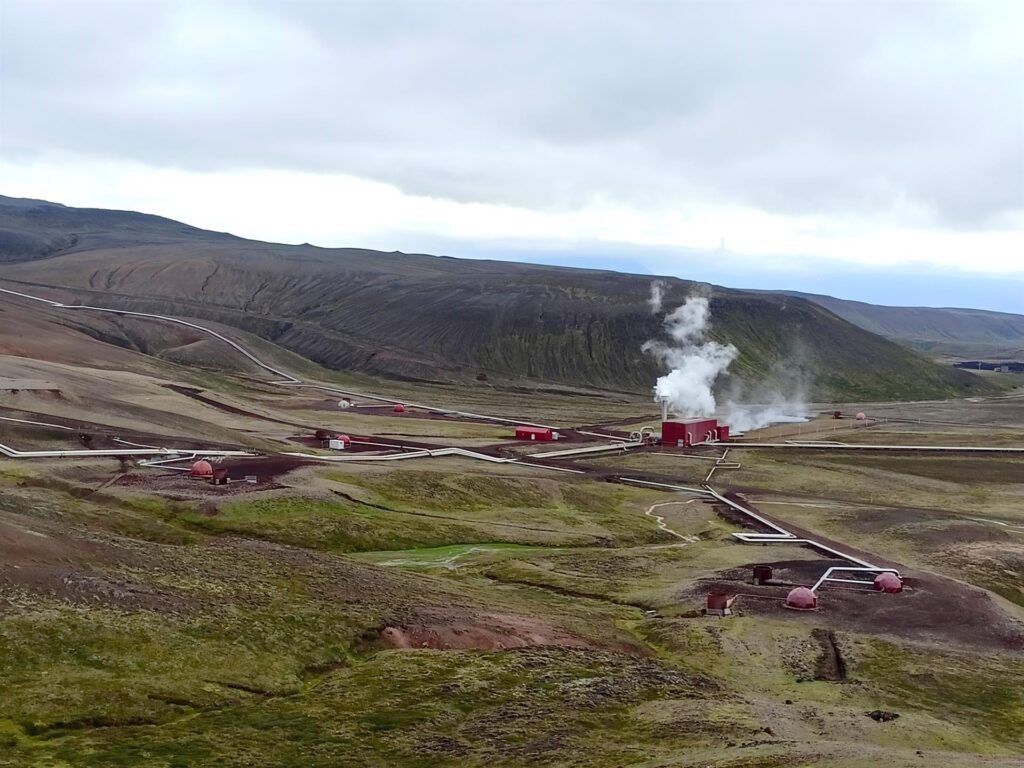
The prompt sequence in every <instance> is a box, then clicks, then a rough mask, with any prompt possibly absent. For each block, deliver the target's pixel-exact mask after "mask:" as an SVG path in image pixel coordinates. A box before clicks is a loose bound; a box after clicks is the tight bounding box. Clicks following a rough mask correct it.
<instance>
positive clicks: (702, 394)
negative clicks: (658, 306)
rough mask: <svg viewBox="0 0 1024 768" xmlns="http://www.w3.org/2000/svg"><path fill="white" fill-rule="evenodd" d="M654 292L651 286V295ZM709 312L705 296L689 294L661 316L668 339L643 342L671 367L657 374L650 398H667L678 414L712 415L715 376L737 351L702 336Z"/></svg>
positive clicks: (733, 358) (729, 345) (730, 345)
mask: <svg viewBox="0 0 1024 768" xmlns="http://www.w3.org/2000/svg"><path fill="white" fill-rule="evenodd" d="M654 296H655V289H654V287H653V286H652V288H651V297H652V299H653V297H654ZM652 306H653V301H652ZM709 314H710V308H709V306H708V300H707V299H706V298H704V297H703V296H691V297H690V298H688V299H687V300H686V301H685V302H684V303H683V304H681V305H680V306H679V307H677V308H676V309H675V311H673V312H672V313H670V314H669V315H668V316H666V317H665V329H666V330H667V331H668V334H669V336H671V337H672V343H665V342H662V341H648V342H647V343H646V344H644V346H643V349H644V351H645V352H650V353H652V354H653V355H655V357H657V358H658V359H660V360H661V361H662V362H664V363H665V364H666V365H668V366H669V367H670V368H671V369H672V370H671V371H669V372H668V373H667V374H665V375H664V376H661V377H659V378H658V381H657V383H656V384H655V385H654V398H655V400H658V401H661V400H666V401H668V404H669V408H670V409H671V410H672V411H673V412H674V413H676V414H678V415H680V416H712V415H714V413H715V395H714V384H715V380H716V379H717V378H718V377H719V376H720V375H721V374H722V373H724V372H725V370H726V369H727V368H728V367H729V364H730V363H732V361H733V360H735V359H736V355H737V354H738V351H737V349H736V347H734V346H733V345H732V344H719V343H718V342H716V341H705V340H704V332H705V330H706V329H707V324H708V315H709Z"/></svg>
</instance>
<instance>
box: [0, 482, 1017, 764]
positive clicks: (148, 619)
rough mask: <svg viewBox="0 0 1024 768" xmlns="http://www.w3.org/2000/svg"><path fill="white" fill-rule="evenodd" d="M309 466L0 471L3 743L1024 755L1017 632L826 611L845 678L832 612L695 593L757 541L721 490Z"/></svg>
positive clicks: (520, 757) (279, 752)
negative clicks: (860, 618)
mask: <svg viewBox="0 0 1024 768" xmlns="http://www.w3.org/2000/svg"><path fill="white" fill-rule="evenodd" d="M305 471H306V474H305V475H301V476H300V477H301V482H299V481H295V482H294V487H289V488H286V489H284V490H281V489H278V490H273V491H267V492H258V491H254V492H252V493H246V494H242V495H240V496H232V497H226V498H224V499H222V500H218V502H217V505H216V508H215V509H214V510H213V511H212V512H211V510H210V507H209V505H205V506H204V505H201V504H199V503H197V502H196V501H194V500H188V499H168V498H166V497H165V496H161V495H157V494H152V493H147V492H145V491H144V490H138V489H135V488H132V489H130V490H127V491H117V490H114V489H109V488H108V489H105V490H104V491H102V492H95V493H92V492H90V493H86V492H84V491H83V490H82V489H81V488H79V487H78V485H77V484H82V487H85V485H87V483H86V480H87V479H88V473H86V472H85V471H84V470H83V471H82V472H80V473H78V474H77V475H74V477H72V474H71V473H69V474H68V477H66V478H64V479H61V478H59V477H51V478H45V477H42V476H41V475H36V474H33V472H32V471H27V470H24V469H21V468H19V469H18V471H17V472H14V471H11V472H6V471H5V473H4V474H3V477H2V480H0V526H2V528H0V535H2V536H5V537H7V538H5V539H4V541H5V542H6V541H9V542H13V544H11V546H10V548H5V550H4V551H5V552H8V551H9V552H11V553H12V555H11V558H10V559H9V562H4V563H0V766H19V767H21V766H35V767H39V768H43V767H46V768H58V767H60V768H70V767H77V766H90V767H91V766H95V767H97V768H99V767H101V766H103V767H106V766H154V767H157V766H159V767H161V768H165V767H170V766H181V767H183V768H184V767H185V766H225V767H227V766H295V767H296V768H298V767H300V766H302V767H305V766H325V767H326V766H365V767H366V768H370V767H371V766H372V767H374V768H376V767H377V766H410V767H417V768H418V767H421V766H422V767H423V768H427V767H434V766H437V767H441V766H445V767H447V766H451V767H452V768H455V767H456V766H459V767H462V766H469V767H472V766H488V767H493V766H533V765H538V766H573V767H578V768H605V767H606V766H636V767H637V768H639V767H640V766H644V767H649V768H654V767H655V766H714V767H716V768H725V767H727V766H729V767H732V768H739V767H740V766H744V767H746V768H753V767H754V766H778V767H779V768H782V767H783V766H826V765H827V766H845V767H846V768H860V767H865V768H866V767H867V766H872V768H874V767H876V766H879V765H886V766H911V765H914V766H916V765H925V766H946V765H949V766H975V765H998V766H1011V765H1017V764H1019V759H1020V756H1021V755H1022V754H1024V688H1022V686H1021V681H1022V680H1024V660H1022V659H1021V658H1020V655H1019V654H1015V653H1012V652H1003V651H1000V650H998V649H995V648H981V649H970V648H968V647H965V646H963V645H957V644H950V643H948V642H945V641H941V640H939V641H936V640H932V639H929V638H926V637H922V638H921V639H920V640H919V641H913V640H908V639H907V638H905V637H904V638H902V639H901V638H898V637H894V636H888V635H886V634H885V633H882V634H869V633H864V632H859V631H853V630H850V629H846V630H844V629H839V630H837V631H835V632H834V637H835V643H836V644H837V647H839V648H840V650H841V652H842V654H843V657H844V663H845V672H844V674H843V675H842V676H841V678H833V677H829V676H828V675H822V674H821V673H820V671H816V670H817V669H818V666H819V665H820V663H821V661H820V657H821V653H822V646H821V644H820V643H819V642H818V639H817V638H818V637H819V636H818V635H816V634H814V632H815V630H816V629H820V630H822V631H824V630H825V629H830V628H831V627H830V624H829V622H830V621H831V618H830V616H829V614H828V613H827V612H823V613H821V614H820V615H804V616H793V615H791V614H789V613H788V612H786V611H784V610H781V609H780V610H779V611H776V612H775V613H772V612H770V611H765V610H760V611H756V612H753V613H751V614H750V615H739V616H735V617H731V618H729V619H715V618H706V617H703V616H701V615H700V613H699V608H700V607H701V606H702V596H703V594H704V592H705V591H706V589H705V588H703V587H700V579H701V578H704V577H706V576H707V575H708V574H711V573H719V572H725V571H728V570H729V569H734V568H738V567H741V566H745V564H746V563H749V562H750V560H751V558H757V557H759V556H761V555H760V554H759V553H756V552H752V551H751V550H750V549H747V548H744V547H742V546H738V545H734V544H732V542H731V537H730V535H729V534H730V531H731V530H733V529H732V527H731V525H730V524H729V523H726V522H725V521H723V520H722V519H721V518H719V517H717V516H716V514H715V512H714V510H713V509H712V508H711V507H709V506H708V505H705V504H702V503H699V502H694V503H689V504H688V503H685V502H686V499H685V498H681V497H679V496H668V495H666V494H663V493H660V492H656V491H646V490H639V489H634V488H626V487H623V486H614V485H610V484H608V483H602V482H598V481H594V480H589V479H578V478H572V477H568V478H565V477H559V478H555V479H552V478H551V477H550V476H549V475H543V474H537V475H536V476H531V475H525V474H523V475H517V476H505V475H495V474H491V473H487V472H485V471H482V470H481V471H478V472H473V471H463V470H460V471H458V472H453V473H447V474H446V473H441V472H436V471H426V470H423V469H420V468H416V469H388V470H381V471H378V470H373V471H366V472H341V471H338V470H305ZM76 478H77V479H76ZM83 478H85V479H83ZM997 479H998V478H997ZM671 500H676V501H677V502H678V503H677V504H676V505H674V506H672V507H670V508H667V509H666V508H662V510H661V512H660V513H661V514H665V515H668V520H669V523H670V524H671V525H672V526H673V527H674V529H675V530H678V531H682V532H684V533H685V534H687V535H688V536H690V537H691V538H690V539H689V540H687V541H682V540H680V539H678V538H676V537H673V536H671V535H669V534H667V533H665V532H664V531H660V530H658V528H657V526H656V525H655V523H654V521H653V520H652V518H651V517H649V516H647V515H645V514H644V513H645V512H646V511H647V510H648V508H649V507H650V505H651V504H654V503H661V502H664V501H671ZM836 520H837V521H838V522H837V524H839V523H842V522H843V521H844V520H845V518H843V517H841V516H840V517H837V518H836ZM893 540H894V541H898V540H899V539H898V538H896V539H893ZM801 552H802V550H797V549H795V548H792V549H790V548H780V549H779V550H776V551H775V554H777V555H778V556H779V557H791V556H794V555H796V554H799V553H801ZM751 607H752V606H751ZM740 613H741V614H743V613H744V611H742V610H741V611H740ZM876 709H884V710H893V711H896V712H898V713H899V715H900V717H899V719H897V720H894V721H892V722H876V721H875V720H872V719H871V718H870V717H868V716H867V714H866V713H868V712H870V711H873V710H876Z"/></svg>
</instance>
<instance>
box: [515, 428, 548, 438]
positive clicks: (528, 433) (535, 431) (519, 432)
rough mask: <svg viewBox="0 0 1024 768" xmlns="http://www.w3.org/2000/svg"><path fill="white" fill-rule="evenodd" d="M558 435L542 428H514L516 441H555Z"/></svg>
mask: <svg viewBox="0 0 1024 768" xmlns="http://www.w3.org/2000/svg"><path fill="white" fill-rule="evenodd" d="M557 439H558V433H557V432H555V431H554V430H551V429H545V428H544V427H516V440H557Z"/></svg>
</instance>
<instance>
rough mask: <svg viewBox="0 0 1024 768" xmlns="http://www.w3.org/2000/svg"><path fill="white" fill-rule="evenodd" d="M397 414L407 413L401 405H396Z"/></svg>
mask: <svg viewBox="0 0 1024 768" xmlns="http://www.w3.org/2000/svg"><path fill="white" fill-rule="evenodd" d="M395 413H405V406H404V405H402V404H401V403H396V404H395Z"/></svg>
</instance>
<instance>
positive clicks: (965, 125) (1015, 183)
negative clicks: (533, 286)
mask: <svg viewBox="0 0 1024 768" xmlns="http://www.w3.org/2000/svg"><path fill="white" fill-rule="evenodd" d="M0 13H2V17H0V113H2V124H0V137H2V149H3V153H4V155H5V156H6V157H7V158H8V159H13V160H18V159H27V158H33V157H40V156H42V157H48V156H56V155H57V154H58V153H62V152H67V153H80V154H87V155H93V156H99V157H105V158H113V159H120V160H133V161H138V162H142V163H148V164H155V165H169V166H176V167H183V168H188V169H196V170H214V169H239V168H289V169H301V170H313V171H322V172H339V173H350V174H354V175H358V176H362V177H366V178H372V179H377V180H381V181H386V182H389V183H393V184H395V185H397V186H399V187H400V188H402V189H403V190H405V191H407V192H411V193H417V194H429V195H434V196H444V197H451V198H453V199H457V200H464V201H487V202H507V203H512V204H519V205H525V206H529V207H535V208H547V209H560V208H565V207H573V206H577V205H580V204H582V203H584V202H586V201H588V200H591V199H594V198H602V199H613V200H618V201H621V202H625V203H629V204H634V205H653V204H657V205H665V204H672V203H675V202H685V201H693V200H699V201H703V202H709V203H730V202H735V203H746V204H753V205H756V206H759V207H762V208H764V209H765V210H768V211H773V212H783V213H833V214H835V213H838V214H844V213H853V214H857V213H865V214H872V213H879V212H886V211H889V210H891V209H892V208H893V206H895V205H896V204H897V203H910V204H912V205H917V206H920V207H922V208H924V209H925V211H926V212H928V213H929V214H930V215H931V216H933V217H934V218H935V220H936V221H937V222H938V223H942V224H946V225H950V224H952V225H956V226H979V225H984V224H985V223H986V222H991V221H993V220H994V219H995V218H996V217H999V216H1005V215H1007V213H1008V212H1019V211H1020V210H1021V209H1022V208H1024V99H1022V93H1024V61H1022V58H1021V53H1020V51H1022V50H1024V40H1022V39H1021V37H1022V36H1021V25H1022V15H1021V12H1020V10H1019V6H1017V5H1015V4H1013V3H1012V2H1008V3H1005V4H1002V3H996V2H992V3H984V4H981V3H963V4H961V3H937V2H936V3H903V4H895V3H894V4H881V3H868V4H865V3H860V2H856V3H853V2H849V3H817V2H777V3H756V4H755V3H738V2H720V3H670V2H628V3H627V2H618V3H614V2H590V3H588V2H561V3H540V2H518V3H500V4H499V3H496V2H495V3H488V2H441V1H438V2H433V3H423V2H387V1H381V2H352V3H328V2H321V3H314V2H288V3H270V2H255V3H237V2H220V3H211V2H208V3H187V2H186V3H158V2H147V3H134V4H131V3H110V2H108V3H99V2H87V1H86V0H82V2H76V3H52V2H40V1H39V0H6V1H5V2H4V4H3V6H2V10H0Z"/></svg>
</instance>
